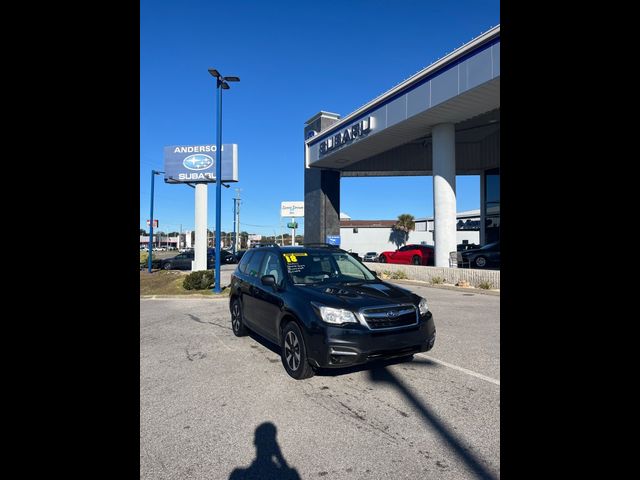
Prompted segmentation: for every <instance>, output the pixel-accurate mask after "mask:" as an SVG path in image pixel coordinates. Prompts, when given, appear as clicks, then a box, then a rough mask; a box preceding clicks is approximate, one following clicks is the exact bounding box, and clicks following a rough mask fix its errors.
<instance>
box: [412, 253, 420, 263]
mask: <svg viewBox="0 0 640 480" xmlns="http://www.w3.org/2000/svg"><path fill="white" fill-rule="evenodd" d="M411 263H413V264H414V265H420V264H421V263H422V262H421V261H420V257H419V256H418V255H414V256H413V258H412V259H411Z"/></svg>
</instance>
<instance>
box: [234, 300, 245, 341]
mask: <svg viewBox="0 0 640 480" xmlns="http://www.w3.org/2000/svg"><path fill="white" fill-rule="evenodd" d="M231 329H232V330H233V334H234V335H235V336H236V337H244V336H245V335H246V334H247V333H248V332H247V327H245V326H244V322H243V321H242V307H241V306H240V300H238V299H237V298H235V299H234V300H233V302H231Z"/></svg>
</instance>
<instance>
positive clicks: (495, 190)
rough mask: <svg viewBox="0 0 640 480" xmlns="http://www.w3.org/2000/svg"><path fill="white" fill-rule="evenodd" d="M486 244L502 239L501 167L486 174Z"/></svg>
mask: <svg viewBox="0 0 640 480" xmlns="http://www.w3.org/2000/svg"><path fill="white" fill-rule="evenodd" d="M484 189H485V190H484V195H485V197H484V198H485V204H484V205H483V208H484V209H485V210H484V213H485V227H484V228H485V245H486V244H488V243H492V242H497V241H499V240H500V169H499V168H493V169H491V170H487V171H486V172H485V176H484Z"/></svg>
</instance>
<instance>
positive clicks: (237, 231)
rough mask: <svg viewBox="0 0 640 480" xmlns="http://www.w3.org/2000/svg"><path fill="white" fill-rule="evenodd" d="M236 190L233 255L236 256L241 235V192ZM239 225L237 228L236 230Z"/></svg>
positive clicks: (238, 189) (239, 189)
mask: <svg viewBox="0 0 640 480" xmlns="http://www.w3.org/2000/svg"><path fill="white" fill-rule="evenodd" d="M241 190H242V189H241V188H236V198H234V199H233V254H234V255H235V254H236V250H237V249H238V248H237V244H238V235H239V234H240V191H241ZM236 225H237V228H236Z"/></svg>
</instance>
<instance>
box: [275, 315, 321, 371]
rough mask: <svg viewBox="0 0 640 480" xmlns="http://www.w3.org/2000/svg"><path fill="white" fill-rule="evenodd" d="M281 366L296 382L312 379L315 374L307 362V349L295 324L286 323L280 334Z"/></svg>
mask: <svg viewBox="0 0 640 480" xmlns="http://www.w3.org/2000/svg"><path fill="white" fill-rule="evenodd" d="M281 347H282V353H281V355H280V356H281V357H282V365H283V366H284V369H285V370H286V371H287V373H288V374H289V375H290V376H291V377H293V378H295V379H296V380H302V379H304V378H309V377H313V375H314V374H315V372H314V371H313V368H312V367H311V365H309V362H308V361H307V349H306V347H305V345H304V337H303V336H302V332H301V331H300V327H298V325H297V324H296V323H295V322H289V323H287V326H286V327H284V331H283V332H282V345H281Z"/></svg>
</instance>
